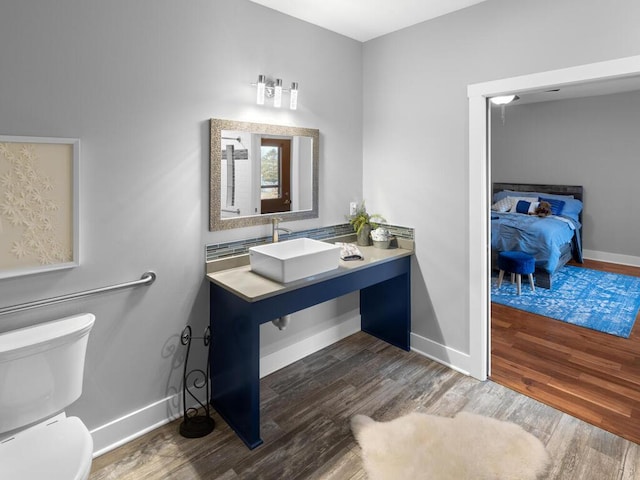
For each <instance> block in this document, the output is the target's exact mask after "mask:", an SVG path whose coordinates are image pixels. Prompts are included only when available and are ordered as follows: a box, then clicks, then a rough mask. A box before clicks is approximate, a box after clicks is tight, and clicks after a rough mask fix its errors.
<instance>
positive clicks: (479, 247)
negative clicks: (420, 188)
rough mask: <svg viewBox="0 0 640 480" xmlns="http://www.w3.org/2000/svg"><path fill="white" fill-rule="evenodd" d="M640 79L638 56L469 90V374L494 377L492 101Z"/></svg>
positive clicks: (508, 80) (486, 84)
mask: <svg viewBox="0 0 640 480" xmlns="http://www.w3.org/2000/svg"><path fill="white" fill-rule="evenodd" d="M639 74H640V56H634V57H627V58H622V59H616V60H610V61H606V62H599V63H594V64H588V65H582V66H578V67H571V68H566V69H561V70H554V71H549V72H542V73H536V74H531V75H524V76H520V77H513V78H507V79H503V80H496V81H492V82H486V83H481V84H474V85H469V87H468V89H467V95H468V97H469V317H468V318H469V322H470V324H469V333H470V343H469V357H470V369H469V373H470V374H471V375H472V376H473V377H475V378H478V379H480V380H486V379H487V377H488V375H489V374H490V358H491V355H490V352H491V349H490V341H491V338H490V318H491V302H490V295H489V292H490V289H489V285H490V284H489V259H490V242H489V235H490V232H489V218H488V217H489V206H490V203H489V201H490V196H489V193H490V191H491V189H490V181H491V164H490V144H489V133H490V132H489V130H488V128H489V114H488V108H489V107H488V99H489V98H491V97H494V96H499V95H513V94H518V93H527V92H536V91H541V90H549V89H554V88H562V87H568V86H572V85H579V84H587V83H590V82H596V81H602V80H615V79H621V78H625V77H632V76H637V75H639Z"/></svg>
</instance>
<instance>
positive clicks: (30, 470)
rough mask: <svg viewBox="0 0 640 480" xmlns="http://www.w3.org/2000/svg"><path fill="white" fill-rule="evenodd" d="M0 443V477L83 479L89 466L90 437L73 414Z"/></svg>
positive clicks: (91, 443)
mask: <svg viewBox="0 0 640 480" xmlns="http://www.w3.org/2000/svg"><path fill="white" fill-rule="evenodd" d="M54 420H57V421H54V423H52V424H48V425H46V426H44V425H38V426H36V427H32V428H29V429H27V430H24V431H22V432H20V433H18V434H17V435H16V436H15V438H14V439H13V440H10V441H7V442H5V443H2V444H0V478H2V479H5V478H6V479H9V478H15V479H18V478H19V479H20V480H41V479H47V480H83V479H85V478H87V476H88V474H89V470H90V469H91V458H92V455H93V439H92V438H91V434H90V433H89V431H88V430H87V427H85V425H84V424H83V423H82V422H81V421H80V419H79V418H77V417H62V418H60V417H57V418H56V419H54Z"/></svg>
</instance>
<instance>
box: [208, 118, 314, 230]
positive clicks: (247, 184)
mask: <svg viewBox="0 0 640 480" xmlns="http://www.w3.org/2000/svg"><path fill="white" fill-rule="evenodd" d="M319 139H320V131H319V130H317V129H313V128H300V127H287V126H282V125H270V124H263V123H250V122H237V121H233V120H222V119H217V118H212V119H211V156H210V180H209V187H210V192H209V194H210V196H209V203H210V205H209V230H211V231H213V230H226V229H230V228H241V227H249V226H253V225H262V224H266V223H270V222H271V219H272V218H273V217H278V218H282V220H283V221H289V220H301V219H305V218H317V217H318V157H319V151H320V148H319Z"/></svg>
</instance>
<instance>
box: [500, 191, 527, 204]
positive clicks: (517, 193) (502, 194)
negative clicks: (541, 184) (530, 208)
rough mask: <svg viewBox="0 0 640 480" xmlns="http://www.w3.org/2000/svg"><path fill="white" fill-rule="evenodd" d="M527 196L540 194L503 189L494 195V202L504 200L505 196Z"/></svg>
mask: <svg viewBox="0 0 640 480" xmlns="http://www.w3.org/2000/svg"><path fill="white" fill-rule="evenodd" d="M515 196H518V197H526V198H531V197H537V196H538V194H537V193H535V192H515V191H513V190H501V191H499V192H496V193H495V194H494V195H493V201H494V202H498V201H500V200H502V199H503V198H507V197H515Z"/></svg>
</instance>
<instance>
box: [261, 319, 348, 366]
mask: <svg viewBox="0 0 640 480" xmlns="http://www.w3.org/2000/svg"><path fill="white" fill-rule="evenodd" d="M359 331H360V315H357V316H355V317H350V318H348V319H347V320H345V321H342V322H340V323H339V324H337V325H335V326H333V327H331V328H328V329H326V330H323V331H321V332H320V333H317V334H315V335H312V336H310V337H308V338H305V339H303V340H301V341H299V342H296V343H294V344H292V345H290V346H288V347H284V348H282V349H280V350H277V351H275V352H273V353H271V354H269V355H265V356H264V357H261V358H260V378H262V377H266V376H267V375H269V374H270V373H273V372H275V371H276V370H280V369H281V368H284V367H286V366H287V365H290V364H292V363H293V362H297V361H298V360H300V359H302V358H304V357H306V356H307V355H311V354H312V353H315V352H317V351H318V350H322V349H323V348H325V347H328V346H329V345H331V344H334V343H336V342H337V341H338V340H342V339H343V338H346V337H348V336H349V335H353V334H354V333H356V332H359Z"/></svg>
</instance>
